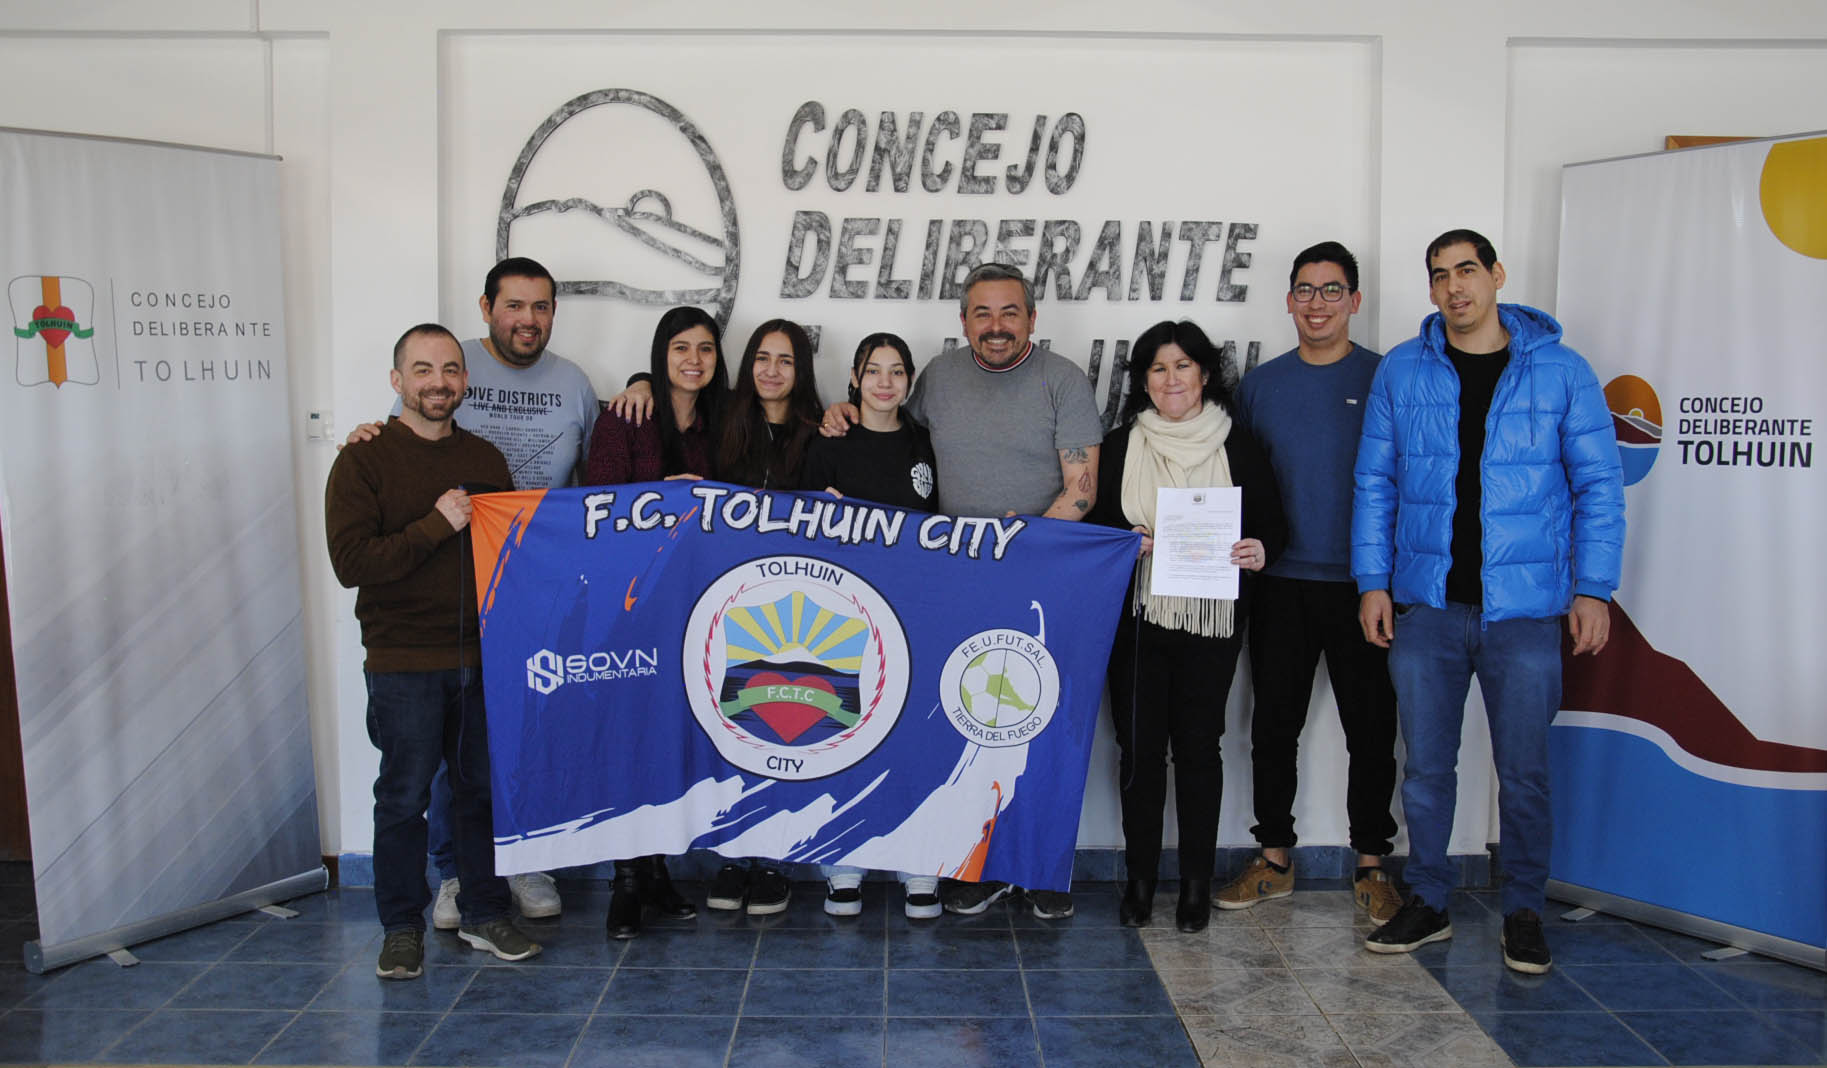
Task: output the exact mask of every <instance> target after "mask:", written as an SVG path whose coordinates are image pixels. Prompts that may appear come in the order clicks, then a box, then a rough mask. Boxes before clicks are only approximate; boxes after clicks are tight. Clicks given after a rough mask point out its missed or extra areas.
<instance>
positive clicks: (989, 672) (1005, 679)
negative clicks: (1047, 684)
mask: <svg viewBox="0 0 1827 1068" xmlns="http://www.w3.org/2000/svg"><path fill="white" fill-rule="evenodd" d="M1040 689H1041V685H1040V671H1039V669H1038V668H1036V667H1035V666H1034V663H1033V662H1032V661H1030V660H1029V659H1027V658H1026V657H1024V656H1022V655H1020V654H1019V653H1013V652H1011V651H1009V650H1007V649H990V650H986V651H985V652H982V653H978V654H977V656H976V657H975V658H974V659H972V660H971V662H970V663H969V664H968V665H966V666H965V668H964V674H963V675H961V676H959V679H958V697H959V699H960V700H962V701H963V702H964V710H965V711H966V712H968V713H970V717H971V718H972V719H974V720H976V721H977V722H978V723H981V724H983V725H984V726H985V727H1013V726H1015V725H1016V724H1017V723H1020V722H1021V721H1022V720H1024V719H1026V718H1028V717H1029V716H1031V715H1033V714H1034V712H1035V709H1036V708H1037V707H1038V704H1039V702H1040Z"/></svg>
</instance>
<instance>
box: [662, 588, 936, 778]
mask: <svg viewBox="0 0 1827 1068" xmlns="http://www.w3.org/2000/svg"><path fill="white" fill-rule="evenodd" d="M683 663H684V664H685V682H686V692H687V696H688V698H689V700H690V703H691V709H692V714H693V716H694V717H695V718H696V719H697V721H698V726H699V727H700V728H702V729H703V731H704V733H705V734H706V735H707V736H708V737H709V738H710V740H711V742H712V743H713V744H715V745H716V747H717V751H718V753H719V754H721V755H722V757H723V758H724V759H725V760H727V761H729V762H730V763H731V764H734V765H736V766H737V767H739V768H741V769H743V770H744V771H749V772H753V773H755V774H757V775H763V776H766V777H768V778H772V779H789V780H794V781H800V780H805V779H816V778H822V777H823V776H826V775H833V774H836V773H837V772H840V771H843V770H844V769H845V768H848V767H850V766H851V765H853V764H855V763H856V762H857V761H859V760H862V759H863V758H864V757H866V756H868V755H869V754H870V752H871V751H873V750H874V749H875V747H876V746H878V745H880V744H881V742H882V740H883V739H884V738H886V737H887V736H888V732H889V731H891V730H892V729H893V728H894V724H895V721H896V720H897V719H898V718H899V717H900V715H901V709H902V706H903V705H904V704H905V702H906V699H907V682H908V679H907V672H908V656H907V637H906V635H905V633H904V632H903V631H902V629H901V623H900V620H899V619H898V618H897V617H896V615H895V613H894V610H893V609H892V608H890V607H889V605H888V602H887V600H886V599H884V598H883V597H882V595H881V594H880V593H878V592H877V591H876V590H875V588H874V587H873V586H871V585H869V583H868V582H866V581H864V580H863V578H862V577H861V576H859V575H858V574H856V573H855V572H853V571H850V570H848V569H846V568H844V567H840V566H838V565H836V564H832V563H828V562H826V561H823V560H817V559H814V558H812V557H805V556H770V557H762V558H760V559H756V560H750V561H748V562H746V563H743V564H738V565H737V566H735V567H733V568H731V569H729V570H728V571H726V572H724V573H723V574H722V575H721V576H720V577H718V579H717V580H716V581H715V582H712V583H711V584H710V586H709V587H707V588H706V589H705V591H704V593H703V594H702V595H701V596H700V597H699V598H698V602H697V604H696V605H695V606H694V607H693V609H692V613H691V617H690V620H689V621H688V622H687V624H686V627H685V645H684V655H683Z"/></svg>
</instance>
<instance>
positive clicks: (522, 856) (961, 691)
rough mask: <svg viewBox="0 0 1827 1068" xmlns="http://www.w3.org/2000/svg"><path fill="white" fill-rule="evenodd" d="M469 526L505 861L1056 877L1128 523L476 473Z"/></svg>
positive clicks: (1098, 689)
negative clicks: (482, 483) (533, 485)
mask: <svg viewBox="0 0 1827 1068" xmlns="http://www.w3.org/2000/svg"><path fill="white" fill-rule="evenodd" d="M473 530H474V536H475V539H476V546H477V552H476V560H477V563H476V568H477V572H478V586H479V587H480V588H481V589H483V590H484V591H485V593H484V596H483V604H482V617H483V665H484V679H485V689H486V692H487V699H488V705H489V707H488V718H489V742H490V750H491V755H492V759H493V785H494V797H495V836H496V864H497V867H498V868H499V869H500V870H501V871H503V872H520V871H532V870H543V869H548V868H553V867H564V866H570V865H579V864H589V863H595V862H598V861H602V860H609V859H616V858H621V857H629V856H637V855H640V854H645V853H679V852H683V851H685V850H687V849H694V848H704V849H711V850H715V851H717V852H719V853H722V854H723V855H725V856H730V857H742V856H764V857H773V858H777V859H780V860H786V861H799V862H807V863H846V864H855V865H858V866H862V867H870V868H881V869H889V870H903V871H912V872H920V873H928V874H943V875H948V876H953V877H959V878H966V879H979V878H982V879H1002V880H1007V881H1009V882H1013V883H1017V884H1019V885H1024V886H1030V887H1035V888H1053V889H1062V890H1063V889H1065V888H1066V887H1067V886H1068V885H1069V882H1070V879H1071V872H1072V858H1073V849H1074V845H1075V843H1076V839H1077V833H1078V828H1077V814H1078V812H1079V808H1080V805H1081V803H1082V801H1083V795H1084V786H1085V772H1086V767H1087V764H1088V762H1089V759H1090V749H1091V739H1092V736H1093V734H1094V732H1095V726H1096V722H1095V721H1096V716H1097V711H1098V706H1099V699H1100V695H1101V693H1102V689H1103V677H1104V668H1105V663H1106V660H1107V658H1108V655H1109V650H1110V642H1111V637H1112V634H1113V633H1114V629H1115V624H1116V619H1117V612H1118V611H1119V610H1120V609H1121V606H1122V604H1123V601H1124V596H1125V594H1126V592H1127V590H1128V583H1129V576H1130V571H1131V565H1132V562H1133V561H1134V559H1135V552H1136V545H1137V541H1138V539H1137V537H1136V536H1135V535H1134V534H1131V533H1128V532H1123V531H1114V530H1108V529H1104V528H1099V527H1090V526H1086V525H1083V524H1077V523H1067V522H1061V521H1057V520H1049V519H1040V518H1036V517H1032V516H1028V517H1009V518H1001V519H976V518H960V517H954V516H944V515H926V514H923V513H911V512H902V511H898V510H896V509H890V508H882V507H878V506H875V505H871V504H868V503H867V502H861V501H846V500H838V499H835V498H832V497H829V496H826V495H824V494H789V493H768V492H758V491H750V490H744V489H740V488H738V487H733V486H728V485H724V484H722V483H715V482H696V483H648V484H639V485H632V486H616V487H599V488H579V489H567V490H550V491H543V492H533V493H503V494H490V495H487V496H481V497H477V498H476V499H475V518H474V520H473Z"/></svg>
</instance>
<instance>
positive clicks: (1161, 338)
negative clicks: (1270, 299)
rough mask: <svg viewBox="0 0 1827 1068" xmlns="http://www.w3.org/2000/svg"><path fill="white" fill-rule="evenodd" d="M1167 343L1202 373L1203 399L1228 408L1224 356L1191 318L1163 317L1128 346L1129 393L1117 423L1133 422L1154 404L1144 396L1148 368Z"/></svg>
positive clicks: (1228, 397) (1146, 391) (1229, 409)
mask: <svg viewBox="0 0 1827 1068" xmlns="http://www.w3.org/2000/svg"><path fill="white" fill-rule="evenodd" d="M1170 344H1171V345H1178V346H1180V351H1181V352H1184V353H1186V354H1187V355H1188V356H1191V357H1192V358H1193V362H1194V363H1196V364H1198V365H1199V369H1200V370H1201V371H1204V372H1205V390H1204V393H1203V396H1204V397H1205V399H1206V400H1208V401H1211V402H1212V403H1213V404H1216V405H1217V406H1218V407H1220V408H1223V409H1224V410H1225V411H1226V412H1229V411H1232V407H1231V398H1230V394H1229V393H1227V392H1226V391H1225V388H1224V357H1223V355H1222V354H1221V353H1219V351H1218V347H1217V346H1215V345H1213V344H1212V340H1211V339H1210V338H1208V337H1206V336H1205V331H1203V330H1201V329H1199V326H1198V324H1197V323H1194V322H1193V321H1192V320H1191V319H1182V320H1180V321H1179V322H1177V323H1176V322H1174V321H1172V320H1170V319H1163V320H1162V321H1160V322H1158V323H1156V324H1155V325H1153V326H1151V327H1149V328H1148V329H1146V330H1144V331H1142V335H1141V336H1140V337H1138V338H1136V343H1135V344H1134V345H1131V346H1130V347H1129V396H1128V397H1127V398H1126V399H1125V400H1124V401H1123V415H1122V418H1121V419H1120V420H1119V422H1120V423H1121V425H1123V426H1128V425H1129V424H1131V423H1133V422H1135V419H1136V416H1138V415H1140V414H1142V411H1143V409H1145V408H1148V407H1151V406H1152V405H1153V404H1154V402H1153V401H1152V400H1150V399H1149V397H1148V368H1149V367H1150V366H1152V365H1153V364H1154V362H1155V353H1157V352H1159V351H1161V348H1162V346H1164V345H1170Z"/></svg>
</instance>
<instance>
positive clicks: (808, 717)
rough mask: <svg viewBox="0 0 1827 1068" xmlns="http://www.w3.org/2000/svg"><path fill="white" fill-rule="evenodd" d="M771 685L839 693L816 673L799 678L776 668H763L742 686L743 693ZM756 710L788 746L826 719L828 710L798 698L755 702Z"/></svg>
mask: <svg viewBox="0 0 1827 1068" xmlns="http://www.w3.org/2000/svg"><path fill="white" fill-rule="evenodd" d="M769 686H803V687H806V688H807V689H813V690H821V691H823V692H825V693H828V694H836V693H837V691H836V690H834V689H832V687H831V684H830V683H829V682H826V681H825V680H824V679H821V678H819V677H818V676H816V675H801V676H800V677H798V678H796V679H788V678H787V677H786V676H784V675H781V674H779V673H777V672H773V671H764V672H762V673H761V674H759V675H756V676H755V677H754V678H752V679H750V680H749V682H748V685H747V686H744V687H743V688H742V692H744V693H747V692H749V691H750V690H756V689H763V688H766V687H769ZM754 710H755V714H756V715H757V716H760V717H761V721H762V722H763V723H766V724H767V725H768V726H769V727H771V728H773V730H774V733H775V734H777V735H779V736H780V740H781V741H783V742H786V743H787V744H788V745H791V744H793V740H794V739H795V738H798V737H799V736H800V735H802V734H804V733H806V731H808V730H810V729H811V728H812V725H813V724H815V723H817V722H818V721H820V720H822V719H824V718H825V710H824V709H822V708H819V707H818V706H817V705H808V704H801V703H800V702H798V701H790V700H789V701H763V702H761V703H759V704H757V705H755V706H754Z"/></svg>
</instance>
